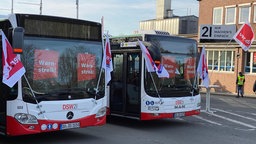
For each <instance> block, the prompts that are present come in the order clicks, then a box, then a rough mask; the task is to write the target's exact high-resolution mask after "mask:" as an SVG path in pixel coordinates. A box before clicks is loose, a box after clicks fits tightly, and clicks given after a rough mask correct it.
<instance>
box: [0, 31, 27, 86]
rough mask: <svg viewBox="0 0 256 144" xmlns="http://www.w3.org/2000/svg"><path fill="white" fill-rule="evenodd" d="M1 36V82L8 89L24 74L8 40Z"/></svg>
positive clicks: (21, 65)
mask: <svg viewBox="0 0 256 144" xmlns="http://www.w3.org/2000/svg"><path fill="white" fill-rule="evenodd" d="M1 34H2V49H3V53H2V66H3V80H2V82H3V83H4V84H6V85H8V86H9V87H13V86H14V84H15V83H16V82H17V81H18V80H20V79H21V77H22V75H23V74H24V73H25V68H24V67H23V64H22V63H21V61H20V59H19V57H18V56H17V55H16V54H14V53H13V51H12V46H11V45H10V43H9V41H8V39H7V38H6V36H5V35H4V32H3V31H1Z"/></svg>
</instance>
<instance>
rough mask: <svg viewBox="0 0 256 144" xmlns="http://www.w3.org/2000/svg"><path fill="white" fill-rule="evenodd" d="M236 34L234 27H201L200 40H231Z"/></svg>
mask: <svg viewBox="0 0 256 144" xmlns="http://www.w3.org/2000/svg"><path fill="white" fill-rule="evenodd" d="M235 33H236V26H235V25H201V26H200V39H208V40H211V39H212V40H217V39H219V40H231V39H232V38H233V36H234V35H235Z"/></svg>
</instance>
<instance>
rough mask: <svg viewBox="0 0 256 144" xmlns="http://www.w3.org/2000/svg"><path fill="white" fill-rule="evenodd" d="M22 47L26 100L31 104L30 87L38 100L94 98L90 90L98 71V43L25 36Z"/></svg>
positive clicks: (99, 62) (100, 50)
mask: <svg viewBox="0 0 256 144" xmlns="http://www.w3.org/2000/svg"><path fill="white" fill-rule="evenodd" d="M24 44H25V48H24V52H23V54H22V55H21V60H22V63H23V65H24V67H25V69H26V74H25V75H26V77H27V79H28V82H27V81H26V80H25V79H23V81H22V87H23V97H24V100H25V101H26V100H27V101H31V102H32V101H33V99H31V95H32V91H31V89H30V88H29V87H30V86H31V88H32V90H33V93H34V95H35V96H36V98H37V100H38V101H41V100H65V99H82V98H90V97H94V95H93V94H92V93H91V91H90V90H91V89H93V88H96V84H97V80H98V75H99V72H100V65H101V61H102V60H101V59H102V58H101V57H97V56H98V55H101V53H102V47H101V42H86V41H77V40H76V41H74V40H66V39H65V40H62V39H48V38H34V37H26V40H25V43H24ZM29 85H30V86H29ZM88 90H89V91H88ZM29 97H30V98H29Z"/></svg>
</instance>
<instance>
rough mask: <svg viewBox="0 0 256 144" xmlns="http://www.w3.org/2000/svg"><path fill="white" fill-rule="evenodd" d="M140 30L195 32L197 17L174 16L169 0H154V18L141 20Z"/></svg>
mask: <svg viewBox="0 0 256 144" xmlns="http://www.w3.org/2000/svg"><path fill="white" fill-rule="evenodd" d="M140 30H159V31H166V32H169V33H170V34H172V35H183V34H196V33H197V32H198V17H196V16H194V15H190V16H182V17H180V16H176V15H174V14H173V10H172V9H171V0H156V19H152V20H145V21H141V22H140Z"/></svg>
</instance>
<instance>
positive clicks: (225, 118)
mask: <svg viewBox="0 0 256 144" xmlns="http://www.w3.org/2000/svg"><path fill="white" fill-rule="evenodd" d="M211 115H212V116H215V117H218V118H221V119H224V120H227V121H230V122H233V123H236V124H240V125H243V126H246V127H249V128H252V129H256V127H255V126H253V125H250V124H247V123H244V122H241V121H237V120H233V119H230V118H227V117H224V116H220V115H217V114H214V113H213V114H211Z"/></svg>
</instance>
